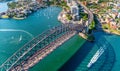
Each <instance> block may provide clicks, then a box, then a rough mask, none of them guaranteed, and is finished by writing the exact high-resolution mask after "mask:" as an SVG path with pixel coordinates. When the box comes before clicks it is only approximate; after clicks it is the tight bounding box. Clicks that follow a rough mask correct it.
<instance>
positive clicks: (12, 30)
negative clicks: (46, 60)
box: [0, 29, 34, 38]
mask: <svg viewBox="0 0 120 71" xmlns="http://www.w3.org/2000/svg"><path fill="white" fill-rule="evenodd" d="M0 32H24V33H26V34H27V35H29V36H30V37H31V38H33V37H34V36H33V35H32V34H31V33H29V32H27V31H25V30H19V29H0Z"/></svg>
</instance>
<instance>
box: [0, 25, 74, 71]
mask: <svg viewBox="0 0 120 71" xmlns="http://www.w3.org/2000/svg"><path fill="white" fill-rule="evenodd" d="M74 29H76V28H75V27H74V26H73V25H59V26H56V27H53V28H52V29H49V30H47V31H45V32H43V33H42V34H40V35H38V36H37V37H35V38H34V39H32V40H31V41H30V42H28V43H26V44H25V45H24V46H23V47H21V48H20V49H19V50H18V51H16V52H15V53H14V54H13V55H12V56H11V57H10V58H8V59H7V60H6V61H5V62H4V63H3V64H2V65H1V66H0V71H9V70H10V69H11V68H12V67H14V66H15V65H19V64H20V63H21V62H22V61H24V60H26V59H27V58H29V57H31V56H32V55H33V54H34V53H35V52H36V51H38V50H40V49H42V48H43V47H45V46H47V45H48V44H50V43H51V42H52V41H54V40H56V39H57V38H59V37H61V36H62V35H64V34H66V33H68V32H73V31H75V30H74ZM70 34H71V33H70ZM67 36H69V35H67Z"/></svg>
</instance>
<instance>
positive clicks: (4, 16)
mask: <svg viewBox="0 0 120 71" xmlns="http://www.w3.org/2000/svg"><path fill="white" fill-rule="evenodd" d="M1 18H9V16H7V15H2V16H1Z"/></svg>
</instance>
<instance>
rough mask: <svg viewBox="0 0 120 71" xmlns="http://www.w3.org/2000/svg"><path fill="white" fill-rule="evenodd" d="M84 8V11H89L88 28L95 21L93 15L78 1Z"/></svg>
mask: <svg viewBox="0 0 120 71" xmlns="http://www.w3.org/2000/svg"><path fill="white" fill-rule="evenodd" d="M77 2H78V3H79V4H80V5H81V6H82V7H83V8H84V10H86V11H87V13H88V24H87V25H86V26H87V27H88V26H89V25H90V24H91V22H92V21H93V13H92V12H91V11H90V10H89V9H88V8H87V7H86V6H85V5H83V4H82V3H81V2H79V1H77Z"/></svg>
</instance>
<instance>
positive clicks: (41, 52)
mask: <svg viewBox="0 0 120 71" xmlns="http://www.w3.org/2000/svg"><path fill="white" fill-rule="evenodd" d="M68 34H69V36H68ZM74 35H75V31H72V32H69V33H67V34H65V35H63V36H62V37H60V38H58V39H57V40H55V41H53V42H52V43H50V44H49V45H48V46H46V47H44V48H42V49H41V50H39V51H38V52H36V53H35V54H34V55H33V56H32V57H30V58H29V59H28V60H26V61H24V62H22V63H21V65H18V66H16V67H14V68H12V69H11V71H22V70H26V71H27V70H28V69H29V68H30V67H32V66H33V65H35V64H36V63H38V61H40V60H42V59H43V58H44V57H45V56H47V55H48V54H50V53H51V52H52V51H54V50H55V49H56V48H57V47H59V46H60V45H62V44H63V43H64V42H65V41H67V40H68V39H70V38H71V37H72V36H74Z"/></svg>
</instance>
